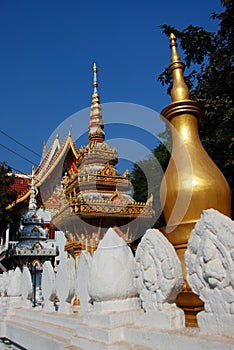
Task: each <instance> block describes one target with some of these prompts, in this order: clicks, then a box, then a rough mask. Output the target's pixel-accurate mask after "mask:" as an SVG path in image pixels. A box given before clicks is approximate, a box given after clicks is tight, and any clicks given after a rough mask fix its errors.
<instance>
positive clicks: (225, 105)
mask: <svg viewBox="0 0 234 350" xmlns="http://www.w3.org/2000/svg"><path fill="white" fill-rule="evenodd" d="M220 2H221V5H222V7H223V12H221V13H219V14H217V13H213V14H212V18H213V19H214V20H217V21H218V30H217V32H215V33H213V32H208V31H206V30H205V29H204V28H202V27H198V26H193V25H189V26H188V27H187V28H185V29H184V30H181V31H180V30H178V29H176V28H175V27H173V26H170V25H167V24H163V25H161V26H160V27H161V28H162V31H163V33H164V34H166V35H167V36H169V35H170V34H171V33H174V34H175V36H176V37H177V39H178V40H177V42H178V43H179V45H180V49H181V51H182V53H183V55H184V56H183V61H184V62H185V64H186V67H187V68H188V69H189V73H188V74H187V75H186V76H185V80H186V83H187V85H188V87H189V89H190V92H191V98H192V99H194V100H196V101H198V102H199V103H200V104H201V105H202V106H203V108H204V113H203V118H201V120H200V121H199V133H200V138H201V142H202V144H203V146H204V148H205V149H206V151H207V153H208V154H209V155H210V157H211V158H212V159H213V161H214V162H215V163H216V165H217V166H218V167H219V169H220V170H221V171H222V172H223V174H224V176H225V177H226V179H227V181H228V182H229V185H230V188H231V190H232V195H233V187H234V180H233V176H232V174H233V145H234V137H233V128H232V125H233V123H232V117H233V111H234V104H233V91H234V69H233V66H234V56H233V52H234V39H233V38H234V29H233V24H234V9H233V1H231V0H221V1H220ZM180 53H181V52H180ZM158 80H159V81H160V82H161V83H162V85H165V86H167V93H168V94H170V93H171V89H172V76H171V74H170V72H169V71H168V69H165V70H164V72H163V73H162V74H160V75H159V77H158ZM163 136H164V138H165V145H167V146H168V143H170V132H169V129H168V128H166V131H165V132H164V135H163ZM165 145H159V146H158V147H156V148H155V150H154V155H155V156H156V157H157V159H158V161H159V163H160V164H161V165H162V167H163V168H166V166H167V163H168V160H169V156H168V151H167V149H169V147H166V146H165ZM163 148H164V151H163ZM143 162H145V163H147V165H146V164H145V165H143V164H140V165H141V167H139V166H138V165H137V164H135V166H134V169H133V172H132V183H133V187H134V190H135V194H134V199H136V200H137V201H142V200H144V201H145V200H146V199H147V195H148V196H149V193H147V183H144V181H147V179H146V178H145V177H144V174H142V170H141V168H142V169H144V167H149V166H150V159H149V160H146V161H143ZM152 174H154V176H155V180H154V181H155V185H154V201H155V206H156V208H160V201H159V188H160V182H161V181H160V177H161V174H159V173H158V170H157V169H153V168H152ZM152 181H153V180H152ZM161 224H163V217H162V216H161V217H160V218H159V221H158V222H157V223H156V227H159V226H160V225H161Z"/></svg>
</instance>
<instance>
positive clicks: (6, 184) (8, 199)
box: [0, 162, 17, 237]
mask: <svg viewBox="0 0 234 350" xmlns="http://www.w3.org/2000/svg"><path fill="white" fill-rule="evenodd" d="M14 182H15V177H14V175H13V174H12V170H11V168H10V167H9V166H8V165H7V163H6V162H1V163H0V183H1V186H0V235H1V237H2V236H3V234H4V233H5V231H6V227H7V224H8V223H11V222H12V217H11V211H9V210H7V209H6V207H7V206H8V205H9V204H11V203H13V202H14V201H15V200H16V196H17V192H16V191H15V190H12V185H13V184H14Z"/></svg>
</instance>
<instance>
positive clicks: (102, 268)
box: [88, 228, 138, 310]
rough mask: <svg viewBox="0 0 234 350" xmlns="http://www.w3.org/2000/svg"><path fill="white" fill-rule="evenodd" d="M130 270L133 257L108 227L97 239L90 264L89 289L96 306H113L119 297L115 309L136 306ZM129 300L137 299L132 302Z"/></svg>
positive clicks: (135, 293) (131, 270)
mask: <svg viewBox="0 0 234 350" xmlns="http://www.w3.org/2000/svg"><path fill="white" fill-rule="evenodd" d="M133 271H134V257H133V254H132V252H131V250H130V248H129V247H128V246H127V244H126V242H125V241H124V240H123V238H121V237H120V236H119V235H118V234H117V233H116V232H115V230H114V229H112V228H109V229H108V231H107V232H106V234H105V236H104V237H103V239H102V240H101V241H100V243H99V245H98V248H97V250H96V252H95V254H94V256H93V259H92V262H91V266H90V273H89V280H88V290H89V295H90V297H91V300H92V301H93V302H94V304H96V306H95V307H98V305H97V304H99V305H101V304H103V302H104V303H105V305H107V304H108V302H110V303H109V304H110V308H113V307H114V303H116V302H117V301H121V300H122V301H123V302H122V303H119V302H118V303H117V304H118V310H119V309H120V308H121V307H122V308H125V307H132V306H133V305H134V307H135V306H136V305H138V298H136V297H137V290H136V288H135V286H134V284H133V276H134V275H133V273H134V272H133ZM130 299H137V300H135V301H134V302H132V301H133V300H132V301H130ZM126 300H128V302H126ZM120 304H121V305H120ZM126 305H127V306H126ZM102 309H103V308H102Z"/></svg>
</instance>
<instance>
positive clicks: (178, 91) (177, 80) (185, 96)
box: [168, 33, 189, 102]
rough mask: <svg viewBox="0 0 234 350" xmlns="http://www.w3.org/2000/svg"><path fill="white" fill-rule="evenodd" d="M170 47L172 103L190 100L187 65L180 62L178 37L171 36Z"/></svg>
mask: <svg viewBox="0 0 234 350" xmlns="http://www.w3.org/2000/svg"><path fill="white" fill-rule="evenodd" d="M170 42H171V44H170V47H171V53H172V54H171V64H170V66H169V67H168V69H169V71H170V72H171V74H172V76H173V88H172V92H171V98H172V101H173V102H174V101H182V100H189V89H188V87H187V85H186V83H185V80H184V75H183V72H184V68H185V64H184V63H183V62H182V61H181V60H180V56H179V54H178V52H177V43H176V36H175V35H174V34H173V33H171V35H170Z"/></svg>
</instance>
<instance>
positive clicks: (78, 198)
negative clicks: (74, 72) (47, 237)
mask: <svg viewBox="0 0 234 350" xmlns="http://www.w3.org/2000/svg"><path fill="white" fill-rule="evenodd" d="M93 74H94V79H93V88H94V91H93V95H92V104H91V109H90V120H89V133H88V141H89V142H88V144H87V146H85V147H81V148H80V149H79V151H78V155H77V159H76V169H77V173H76V174H74V176H73V177H72V178H69V176H66V178H64V181H63V182H64V184H65V187H64V188H65V189H64V191H65V196H66V198H67V201H68V203H67V205H66V206H65V207H63V208H62V210H61V211H60V212H59V213H58V214H57V215H56V216H55V217H54V218H53V224H54V225H55V227H56V226H57V227H59V228H60V229H62V230H63V231H69V232H70V235H69V237H68V239H67V244H66V246H65V250H67V251H68V252H72V251H73V252H74V254H75V255H78V254H79V251H80V250H81V249H88V250H89V252H90V253H91V254H92V253H93V252H94V250H95V249H96V247H97V245H98V243H99V240H100V239H101V238H102V237H103V234H104V233H105V232H106V230H107V229H108V228H109V227H117V228H116V231H117V232H118V234H120V235H121V236H122V237H123V238H124V239H125V240H126V241H127V243H128V244H129V245H130V246H131V247H132V248H133V249H134V247H135V246H136V245H137V242H138V240H139V239H140V237H141V236H142V235H143V233H144V232H145V230H146V229H147V228H148V226H149V224H148V223H149V221H150V219H152V217H153V216H154V210H153V209H152V203H151V201H150V200H148V201H147V203H139V202H136V201H135V200H134V199H133V198H132V196H131V194H130V192H129V190H130V189H131V183H130V174H129V172H128V170H126V171H125V172H124V174H123V175H120V174H119V172H118V170H117V169H116V168H115V165H116V164H117V163H118V154H117V150H116V149H115V148H110V146H109V145H108V144H107V143H106V142H105V134H104V131H103V129H104V122H103V119H102V107H101V104H100V96H99V93H98V82H97V66H96V64H94V67H93ZM67 175H68V174H67Z"/></svg>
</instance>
